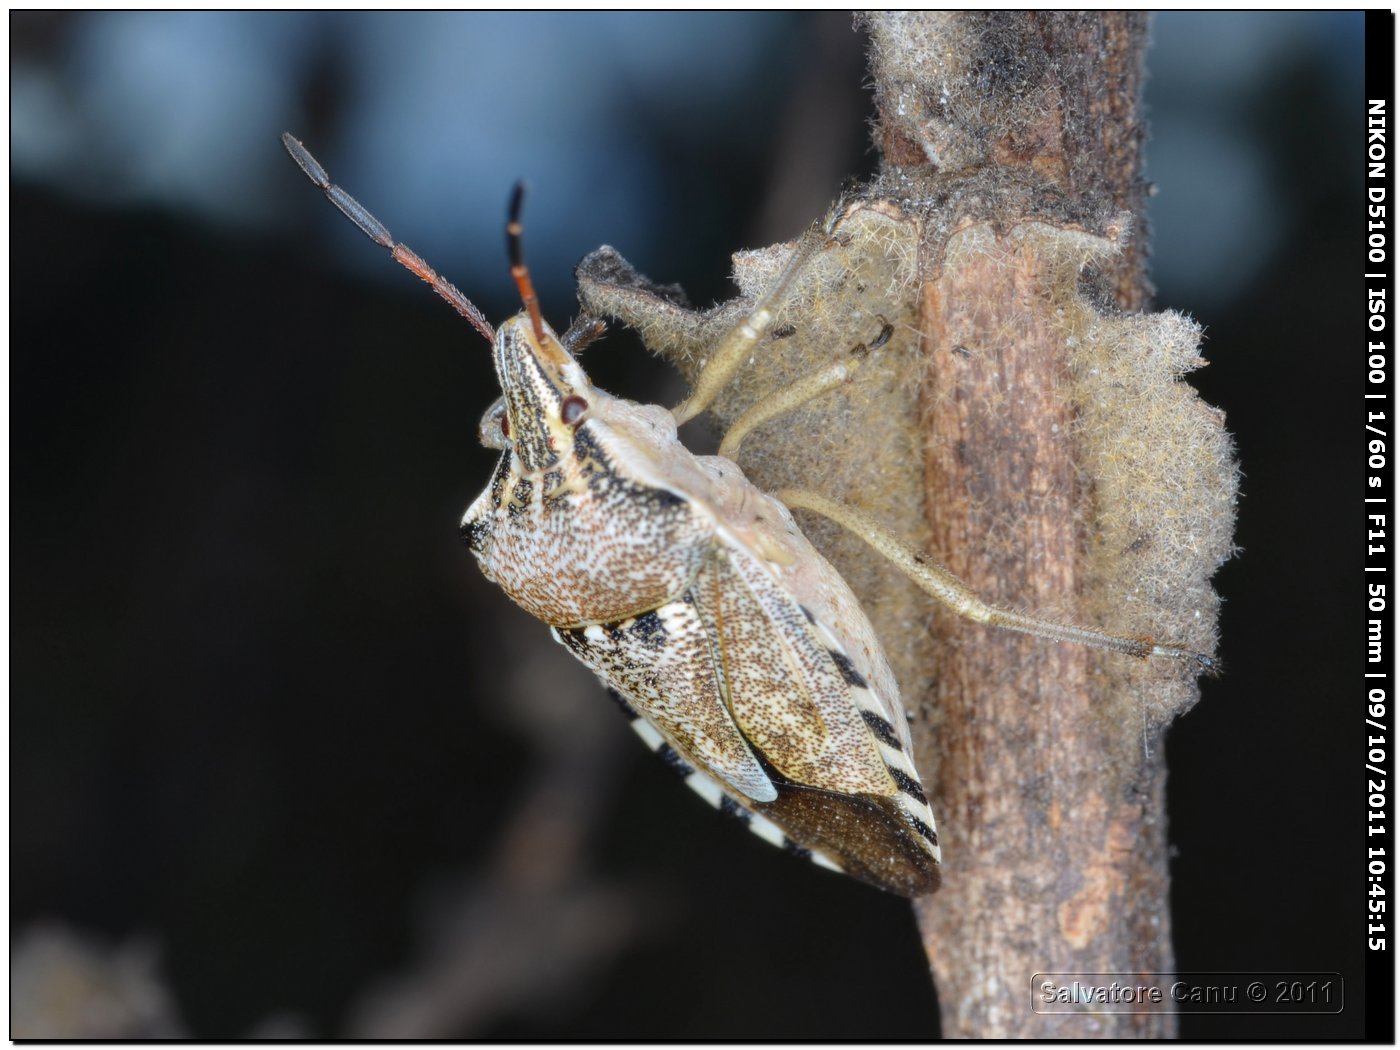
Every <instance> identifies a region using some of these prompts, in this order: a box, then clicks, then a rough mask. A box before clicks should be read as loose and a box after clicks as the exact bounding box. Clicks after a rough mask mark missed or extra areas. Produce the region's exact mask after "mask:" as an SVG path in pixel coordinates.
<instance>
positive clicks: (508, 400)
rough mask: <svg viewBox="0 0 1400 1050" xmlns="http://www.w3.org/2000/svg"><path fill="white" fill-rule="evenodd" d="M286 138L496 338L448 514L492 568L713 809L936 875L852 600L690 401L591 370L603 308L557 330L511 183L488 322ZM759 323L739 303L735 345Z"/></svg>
mask: <svg viewBox="0 0 1400 1050" xmlns="http://www.w3.org/2000/svg"><path fill="white" fill-rule="evenodd" d="M283 142H284V144H285V145H286V147H287V150H288V152H289V153H291V155H292V157H293V159H295V160H296V161H297V163H298V164H299V165H300V166H301V167H302V170H303V171H304V172H305V173H306V174H307V175H308V177H309V178H311V180H312V181H313V182H314V183H316V185H317V186H319V187H320V188H321V189H322V191H323V192H325V193H326V195H327V196H328V197H330V199H331V200H332V202H333V203H335V204H336V205H337V207H339V208H340V209H341V211H342V212H344V213H345V214H346V215H347V216H348V217H349V218H350V219H351V220H352V221H354V222H355V223H356V225H358V226H359V227H360V229H361V230H362V231H363V232H365V233H366V234H367V235H368V236H369V237H370V238H371V239H373V240H375V241H376V242H377V243H379V244H380V245H381V246H383V247H385V248H387V249H389V250H390V251H391V252H392V253H393V254H394V256H395V258H396V259H397V260H398V261H399V262H401V263H403V264H404V265H405V266H407V267H408V268H409V269H411V270H412V271H413V272H415V273H417V274H418V275H419V276H420V277H422V278H423V279H424V280H426V281H428V282H429V284H431V285H432V287H433V288H434V290H435V291H437V292H438V294H440V295H441V296H442V297H443V298H445V299H447V300H448V302H449V303H451V304H452V305H453V306H454V307H455V308H456V309H457V310H458V311H459V312H460V313H461V314H462V315H463V316H464V317H465V318H466V319H467V320H468V321H470V322H471V323H472V325H473V326H474V327H476V328H477V330H478V331H479V332H481V333H482V334H483V335H484V336H486V337H487V338H488V339H490V340H491V342H492V347H493V354H494V358H495V366H496V373H497V376H498V378H499V380H500V384H501V391H502V397H501V398H500V399H499V400H498V401H497V402H496V403H495V404H494V405H492V406H491V407H490V408H489V409H488V410H487V412H486V415H485V417H484V418H483V420H482V425H481V436H482V440H483V442H484V443H485V444H487V445H488V446H491V447H495V448H499V449H501V458H500V461H499V463H498V464H497V467H496V469H495V471H494V473H493V475H492V478H491V481H490V483H489V484H488V486H487V488H486V490H485V491H484V492H483V493H482V494H481V496H480V497H479V498H478V499H477V500H476V501H475V502H474V503H473V504H472V505H471V507H470V508H469V509H468V510H467V512H466V515H465V516H464V518H463V520H462V524H461V531H462V536H463V539H464V540H465V542H466V544H467V546H468V547H469V548H470V549H471V551H472V552H473V554H475V556H476V558H477V561H478V563H479V564H480V566H481V569H482V571H483V573H484V574H485V575H486V576H487V578H489V579H491V580H492V581H494V582H495V583H497V584H498V585H499V586H500V587H501V589H502V590H504V591H505V592H506V594H507V595H508V596H509V597H510V599H511V600H512V601H514V602H515V603H516V604H518V605H519V606H521V607H522V608H523V609H525V610H526V611H527V612H529V613H530V614H531V615H533V616H535V617H537V618H538V619H540V620H542V621H543V622H545V623H546V624H548V625H549V627H550V629H551V631H552V632H553V634H554V637H555V638H556V639H557V640H558V641H559V642H560V643H561V644H563V645H564V646H565V647H566V648H567V649H569V651H570V652H572V653H573V654H574V655H575V656H576V657H578V659H579V660H581V661H582V662H583V663H584V664H585V665H587V666H588V667H589V668H590V669H592V670H593V671H594V673H595V674H597V675H598V677H599V678H600V679H601V680H602V681H603V683H604V684H605V686H607V687H608V689H609V690H610V691H611V692H612V693H613V694H614V695H615V696H616V697H617V698H618V699H619V701H620V703H621V704H622V705H623V707H624V709H625V710H626V711H627V712H628V713H629V714H630V715H631V716H632V718H633V726H634V728H635V729H636V730H637V732H638V733H639V734H640V735H641V736H642V738H643V739H644V740H645V741H646V742H647V743H648V745H650V746H651V747H652V749H653V750H656V751H657V752H659V753H660V754H661V755H662V757H663V758H665V759H666V760H667V762H668V763H669V764H670V765H672V766H673V767H674V768H676V769H677V770H678V771H679V772H680V773H681V774H682V775H683V776H684V777H685V779H686V781H687V783H689V784H690V785H691V787H692V788H694V789H695V790H696V791H697V792H698V793H699V794H700V795H702V796H703V797H704V798H706V799H707V800H708V801H710V802H711V803H712V804H713V805H715V806H717V807H718V808H720V809H721V810H723V811H725V812H727V813H729V814H731V815H733V816H736V817H737V818H739V819H740V820H741V821H743V822H745V823H746V824H747V825H748V826H749V827H750V829H751V830H753V831H754V832H755V833H756V834H758V835H760V836H761V837H763V838H764V839H767V840H768V841H770V842H773V843H774V844H776V845H779V846H782V847H785V848H787V849H789V850H791V851H793V852H795V853H798V854H800V855H803V856H808V857H810V858H811V859H812V860H813V861H815V862H816V863H818V864H820V865H823V866H826V867H829V868H834V869H837V870H841V871H845V872H847V873H849V874H851V875H854V876H856V877H858V878H861V879H864V880H866V881H868V882H870V883H873V884H874V885H877V886H880V887H882V888H885V889H888V890H891V891H894V892H897V893H901V894H904V895H908V896H917V895H920V894H923V893H928V892H931V891H932V890H933V889H935V888H936V887H937V885H938V881H939V872H940V867H939V865H940V852H939V845H938V836H937V833H936V831H935V825H934V818H933V814H932V812H931V811H930V809H929V805H928V800H927V798H926V797H925V794H924V789H923V786H922V784H921V783H920V780H919V775H918V772H917V771H916V770H915V767H914V764H913V761H912V759H911V746H912V745H911V740H910V734H909V729H908V725H907V720H906V716H905V713H904V709H903V706H902V704H901V702H900V699H899V691H898V687H897V686H896V684H895V680H894V676H893V674H892V672H891V670H890V667H889V665H888V663H887V661H886V659H885V655H884V653H883V651H882V650H881V647H880V644H879V642H878V640H877V639H876V637H875V634H874V631H873V629H872V628H871V626H870V622H869V620H868V619H867V618H866V616H865V614H864V612H863V611H862V610H861V607H860V604H859V603H858V602H857V600H856V598H855V596H854V595H853V594H852V593H851V591H850V588H849V587H848V586H847V585H846V583H845V581H844V580H842V578H841V577H840V575H839V574H838V573H837V572H836V570H835V569H833V568H832V567H831V565H830V564H829V563H828V562H827V561H826V560H825V559H824V558H823V557H822V556H821V555H820V554H819V553H818V552H817V551H816V550H815V549H814V548H813V547H812V546H811V544H810V543H809V542H808V541H807V540H806V538H805V537H804V536H803V535H802V533H801V531H800V530H799V529H798V527H797V525H796V524H795V522H794V521H793V518H792V515H791V513H790V512H789V511H788V509H787V507H785V506H784V505H783V504H782V503H780V502H779V501H778V500H777V499H775V498H773V497H771V496H769V495H766V494H765V493H763V492H761V491H759V490H758V489H757V488H755V487H754V486H753V485H752V484H751V483H749V481H748V480H747V479H746V478H745V477H744V475H743V473H742V471H741V470H740V469H739V468H738V466H736V465H735V464H734V463H733V462H732V461H731V460H729V459H727V458H724V457H721V456H695V455H693V454H691V453H690V452H689V451H688V450H687V449H686V448H685V447H684V446H683V445H682V444H681V443H680V441H679V439H678V437H677V431H676V416H677V415H681V416H682V418H688V416H686V415H684V414H683V412H682V409H678V410H677V412H676V413H674V414H673V413H672V412H668V411H667V410H666V409H664V408H661V407H658V406H654V405H639V404H635V403H633V402H630V401H626V400H624V399H621V398H616V397H612V396H610V395H609V394H607V393H605V392H604V391H602V390H599V389H597V388H596V387H594V386H593V385H592V383H590V382H589V380H588V377H587V376H586V375H585V374H584V372H583V370H582V368H580V366H579V364H578V362H577V360H576V359H575V358H574V356H573V355H572V354H571V353H570V349H572V348H577V347H579V346H581V345H583V344H584V343H586V342H587V341H589V340H591V338H593V337H595V336H596V335H597V334H598V333H599V332H600V331H601V325H599V324H598V323H597V322H593V321H585V322H583V323H581V324H578V325H575V327H574V328H572V329H570V330H569V331H568V332H566V333H564V335H563V336H562V337H559V336H556V335H555V333H554V332H553V331H552V330H551V329H550V328H549V326H548V325H546V324H545V323H544V322H543V320H542V318H541V316H540V313H539V308H538V305H537V303H536V301H535V297H534V292H533V288H532V286H531V284H530V282H529V277H528V273H527V271H526V270H525V267H524V265H523V262H522V261H521V259H520V253H519V224H518V220H517V218H516V213H517V211H518V207H519V193H518V191H517V196H516V200H515V203H514V205H513V207H512V222H511V227H510V239H509V244H510V246H511V252H512V264H513V265H512V272H513V274H514V276H515V279H516V282H517V284H518V285H519V287H520V291H521V295H522V299H523V300H524V302H525V306H526V309H525V311H524V312H522V313H520V314H519V315H517V316H515V317H513V318H511V319H510V320H508V321H506V322H505V323H504V324H503V325H501V327H500V328H499V329H498V330H496V331H494V332H493V331H492V330H491V328H490V326H489V325H487V324H486V322H485V320H484V319H483V318H482V316H481V314H480V313H479V311H477V310H476V307H475V306H473V305H472V304H471V303H470V302H469V301H468V300H467V299H466V298H465V297H464V296H463V295H462V294H461V293H460V292H459V291H458V290H457V289H456V288H454V287H453V286H452V285H451V284H449V283H448V282H447V281H445V280H443V279H442V278H440V277H439V276H438V275H437V274H436V273H435V272H434V271H433V270H432V269H431V267H429V266H428V265H427V264H426V263H425V262H423V260H422V259H420V258H419V257H418V256H417V255H416V254H414V253H413V252H412V251H411V250H410V249H408V248H407V247H406V246H405V245H403V244H401V243H398V242H396V241H394V239H393V238H392V236H391V235H390V234H389V231H388V230H387V229H386V228H385V227H384V226H383V225H382V224H381V223H380V222H379V221H378V220H377V219H375V218H374V217H373V216H372V215H370V214H369V213H368V212H367V211H365V209H364V208H363V207H362V206H361V205H359V203H358V202H356V201H355V200H354V199H353V198H351V197H350V196H349V195H348V194H346V193H345V192H344V191H343V190H341V189H340V188H339V187H337V186H335V185H334V184H332V183H331V182H330V180H329V178H328V177H327V176H326V173H325V171H324V169H322V168H321V166H320V165H319V164H318V163H317V162H316V161H315V159H314V158H312V157H311V155H310V154H309V153H308V152H307V151H306V150H305V148H304V147H303V146H302V145H301V144H300V143H299V142H297V141H296V140H295V139H293V138H291V136H289V135H287V136H283ZM797 265H798V261H797V260H795V261H794V263H793V264H792V265H791V266H790V267H789V269H795V268H796V266H797ZM770 322H771V316H769V315H767V313H766V312H765V311H758V312H756V313H755V314H753V315H751V316H750V318H749V319H748V320H747V321H746V322H745V323H744V325H743V326H741V328H740V330H739V331H738V333H737V335H736V337H735V338H736V339H737V341H738V342H737V343H736V346H738V347H739V348H740V349H742V347H743V341H744V340H756V339H757V338H758V335H759V332H760V329H761V328H762V326H763V325H764V324H767V323H770ZM887 337H888V333H887V332H886V333H885V334H883V335H882V339H883V338H887ZM858 349H859V350H860V351H861V352H862V353H863V352H864V351H865V348H864V347H863V346H862V347H860V348H858ZM842 378H844V376H843V377H842ZM683 407H684V406H683Z"/></svg>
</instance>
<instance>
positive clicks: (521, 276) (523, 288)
mask: <svg viewBox="0 0 1400 1050" xmlns="http://www.w3.org/2000/svg"><path fill="white" fill-rule="evenodd" d="M524 203H525V183H523V182H517V183H516V184H515V189H514V190H512V191H511V194H510V221H508V222H507V223H506V252H507V253H508V254H509V256H510V275H511V276H512V277H514V278H515V286H516V287H517V288H519V289H520V301H521V302H522V303H524V304H525V310H526V312H528V313H529V315H530V326H531V327H532V328H534V330H535V338H536V339H537V340H538V341H539V342H541V343H543V342H544V318H543V317H541V316H540V301H539V299H538V298H537V297H536V295H535V283H534V282H533V281H531V280H530V271H529V269H528V268H527V267H526V266H525V248H524V244H523V240H522V237H521V234H522V233H523V232H524V227H523V226H521V224H520V209H521V206H522V205H523V204H524Z"/></svg>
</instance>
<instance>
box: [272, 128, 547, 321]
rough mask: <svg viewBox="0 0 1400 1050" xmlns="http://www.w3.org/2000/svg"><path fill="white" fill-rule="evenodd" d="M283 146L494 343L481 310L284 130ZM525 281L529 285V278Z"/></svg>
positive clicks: (535, 308)
mask: <svg viewBox="0 0 1400 1050" xmlns="http://www.w3.org/2000/svg"><path fill="white" fill-rule="evenodd" d="M282 145H283V146H285V147H286V149H287V152H288V153H290V154H291V155H292V160H294V161H296V162H297V165H298V166H299V167H300V168H301V170H302V171H304V172H306V177H307V178H308V179H310V180H311V181H312V182H314V183H315V184H316V185H317V186H318V187H319V188H320V190H321V192H322V193H324V194H325V195H326V196H327V197H328V198H329V199H330V202H331V203H332V204H334V205H335V206H336V207H337V208H339V209H340V210H341V212H343V213H344V215H345V217H346V218H347V219H349V220H350V221H351V222H353V223H354V224H355V225H356V226H358V227H359V228H360V230H361V231H362V232H363V233H364V235H365V236H366V237H368V238H369V239H370V240H372V241H373V242H374V243H375V244H377V245H379V246H380V247H381V248H388V249H389V252H390V254H392V255H393V257H394V258H395V259H396V260H398V262H399V263H401V264H402V265H403V266H406V267H407V268H408V269H410V270H412V271H413V272H414V273H416V274H417V275H418V276H419V277H421V278H423V280H425V281H427V282H428V285H429V287H431V288H432V290H433V291H435V292H437V293H438V295H440V296H442V297H443V298H444V299H446V300H447V301H448V302H449V303H450V304H451V305H452V308H453V309H454V310H456V311H457V312H458V313H459V314H461V315H462V316H463V317H465V318H466V319H467V320H468V321H470V322H471V326H472V327H473V328H475V329H476V330H477V331H478V332H480V333H481V334H482V336H483V337H484V338H485V340H486V341H487V342H488V343H494V342H495V340H496V330H495V329H494V328H492V327H491V323H490V322H489V321H487V320H486V318H485V317H483V316H482V313H481V311H480V310H478V309H477V308H476V306H475V305H473V303H472V301H471V300H470V299H468V298H467V297H466V296H465V295H463V294H462V293H461V292H459V291H458V290H457V287H456V285H454V284H453V283H452V282H451V281H449V280H447V279H446V278H444V277H439V276H438V273H437V271H436V270H434V269H433V268H432V267H431V266H429V265H428V264H427V263H426V262H424V261H423V259H422V257H421V256H419V254H418V253H417V252H415V251H414V250H413V249H412V248H410V247H409V246H408V245H406V244H401V243H400V242H398V241H396V240H394V236H393V234H391V233H390V232H389V228H388V227H387V226H385V225H384V224H383V223H382V222H380V221H379V220H378V219H376V218H375V217H374V216H373V215H371V214H370V213H369V210H368V209H367V208H365V206H364V205H363V204H361V203H360V202H359V201H357V200H356V199H355V198H354V197H352V196H350V194H348V193H346V192H345V191H344V190H343V189H341V188H340V187H339V186H337V185H336V184H335V183H333V182H331V180H330V176H328V175H327V174H326V169H325V168H323V167H321V165H320V163H319V162H318V161H317V160H316V158H315V157H313V156H312V155H311V154H310V153H309V152H308V151H307V149H306V147H305V146H303V145H302V144H301V143H300V142H298V141H297V140H296V139H294V138H292V136H291V134H290V133H289V132H285V131H284V132H283V133H282ZM520 189H521V188H520V187H519V186H517V187H516V196H517V201H516V204H515V205H513V206H512V212H511V214H512V219H511V221H512V223H513V224H514V226H515V228H516V239H517V241H518V239H519V227H520V224H519V223H518V222H516V221H515V219H514V215H515V213H516V210H518V204H519V201H518V198H519V193H520ZM520 269H521V270H524V266H523V265H522V266H521V267H520ZM511 274H512V275H514V274H515V258H514V257H512V259H511ZM525 281H526V284H527V286H528V284H529V277H528V275H527V276H526V278H525ZM519 283H520V278H519V277H516V284H519ZM522 294H523V293H522ZM530 294H531V296H532V298H531V300H530V301H529V303H527V305H529V306H531V310H530V317H531V320H532V321H534V325H535V331H536V333H539V332H540V321H539V320H538V318H539V305H538V304H535V303H534V300H533V295H534V290H533V289H531V293H530ZM541 338H543V336H541Z"/></svg>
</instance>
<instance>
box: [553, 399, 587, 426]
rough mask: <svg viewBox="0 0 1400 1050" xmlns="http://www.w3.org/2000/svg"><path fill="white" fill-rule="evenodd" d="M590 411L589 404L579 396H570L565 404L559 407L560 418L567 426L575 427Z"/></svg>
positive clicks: (565, 400)
mask: <svg viewBox="0 0 1400 1050" xmlns="http://www.w3.org/2000/svg"><path fill="white" fill-rule="evenodd" d="M587 411H588V402H587V401H585V400H584V399H583V398H581V397H579V396H578V395H577V394H570V395H569V396H568V397H566V398H564V403H563V404H562V405H560V406H559V418H560V419H562V420H563V421H564V423H565V425H566V426H573V425H574V424H575V423H577V422H578V421H579V420H581V419H582V418H583V414H584V413H585V412H587Z"/></svg>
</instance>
